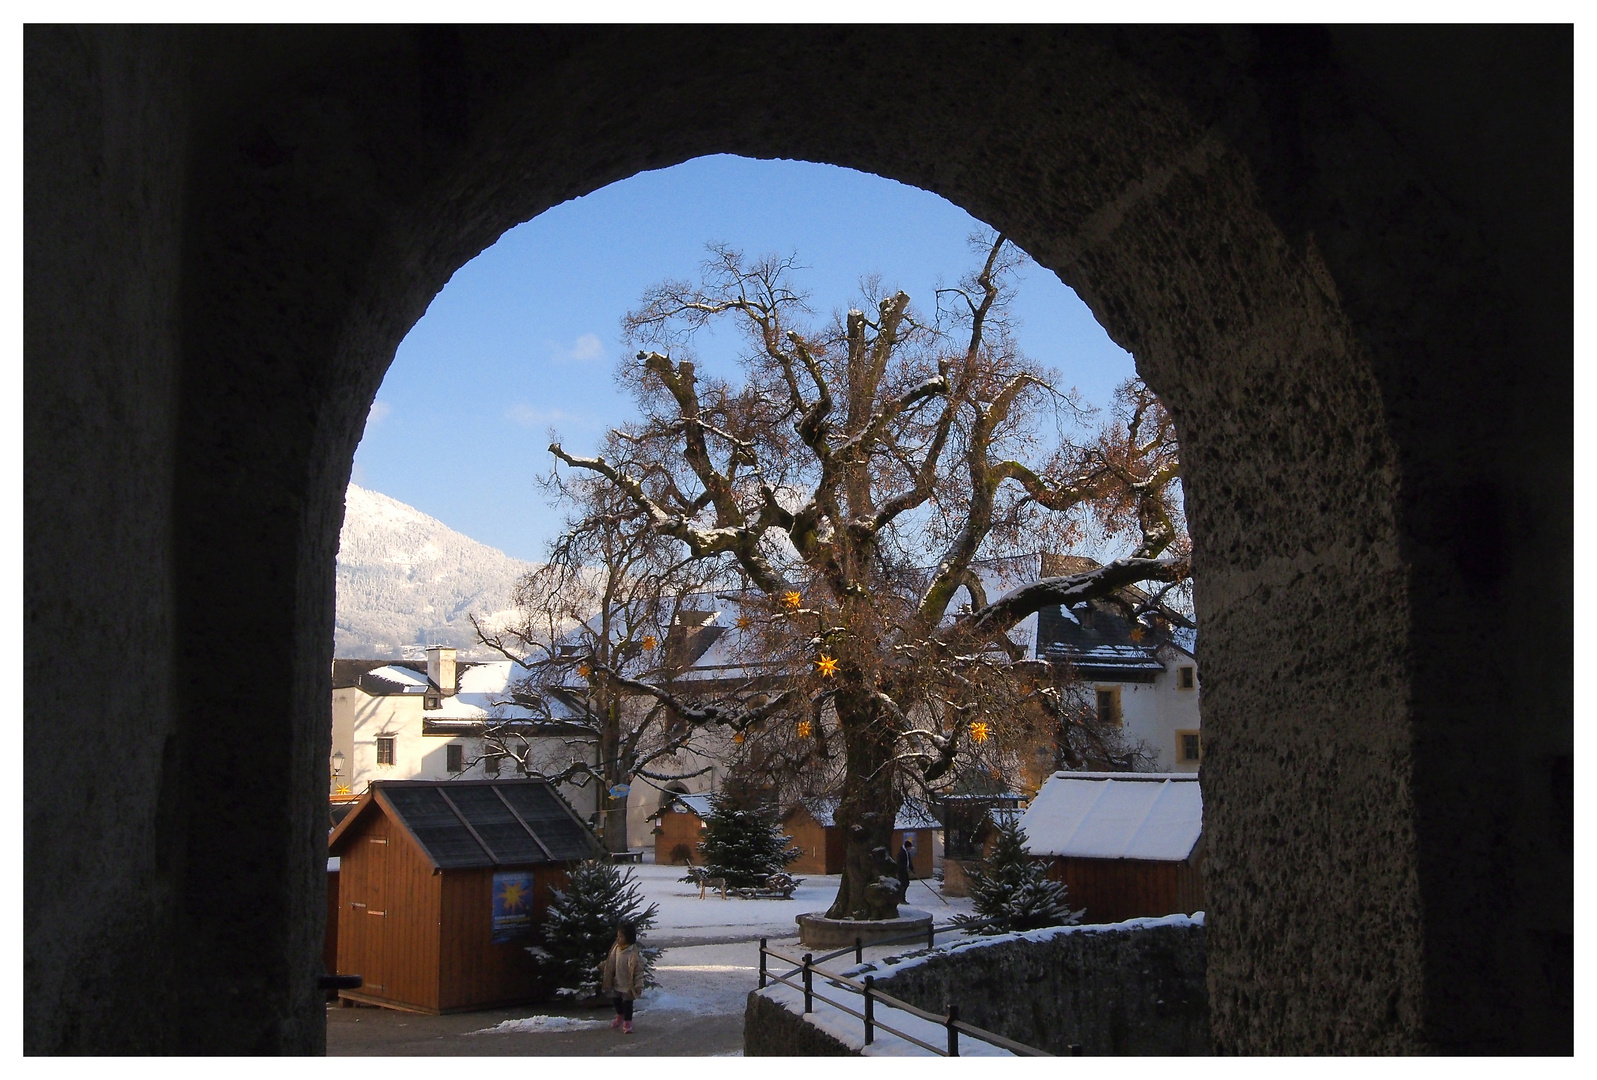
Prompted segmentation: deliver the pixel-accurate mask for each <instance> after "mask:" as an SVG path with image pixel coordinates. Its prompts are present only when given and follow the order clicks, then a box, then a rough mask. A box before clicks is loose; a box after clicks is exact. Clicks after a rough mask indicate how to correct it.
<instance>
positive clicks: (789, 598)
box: [782, 589, 804, 611]
mask: <svg viewBox="0 0 1597 1080" xmlns="http://www.w3.org/2000/svg"><path fill="white" fill-rule="evenodd" d="M803 602H804V597H802V596H800V595H799V593H798V590H796V589H792V590H789V591H788V592H786V593H783V594H782V606H783V607H785V608H787V609H788V610H789V611H797V610H798V606H799V605H800V604H802V603H803Z"/></svg>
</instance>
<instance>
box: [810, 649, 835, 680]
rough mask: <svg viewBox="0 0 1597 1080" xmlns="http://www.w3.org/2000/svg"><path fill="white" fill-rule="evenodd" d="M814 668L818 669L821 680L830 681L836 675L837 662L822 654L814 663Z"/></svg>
mask: <svg viewBox="0 0 1597 1080" xmlns="http://www.w3.org/2000/svg"><path fill="white" fill-rule="evenodd" d="M815 666H816V667H817V668H819V669H820V672H821V678H823V679H830V678H831V677H832V676H833V675H836V674H837V661H836V660H835V659H833V658H832V657H830V656H827V655H826V654H825V653H822V654H821V658H820V659H819V660H817V661H815Z"/></svg>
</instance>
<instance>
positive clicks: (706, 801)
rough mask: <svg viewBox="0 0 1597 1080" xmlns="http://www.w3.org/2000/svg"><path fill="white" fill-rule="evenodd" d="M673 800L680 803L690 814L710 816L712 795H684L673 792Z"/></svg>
mask: <svg viewBox="0 0 1597 1080" xmlns="http://www.w3.org/2000/svg"><path fill="white" fill-rule="evenodd" d="M671 800H672V801H673V802H675V803H679V804H680V805H681V807H682V809H684V810H686V811H687V812H688V813H690V814H697V815H698V816H699V817H701V818H707V817H709V816H710V796H708V795H683V794H680V793H678V792H672V794H671Z"/></svg>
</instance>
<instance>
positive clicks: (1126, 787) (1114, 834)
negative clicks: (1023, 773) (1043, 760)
mask: <svg viewBox="0 0 1597 1080" xmlns="http://www.w3.org/2000/svg"><path fill="white" fill-rule="evenodd" d="M1020 824H1021V828H1023V829H1025V830H1026V849H1027V851H1028V852H1030V854H1031V855H1032V857H1033V858H1037V859H1044V860H1046V861H1047V862H1048V864H1049V877H1051V878H1053V879H1054V880H1056V881H1063V882H1064V883H1065V887H1066V889H1067V890H1068V895H1069V902H1070V906H1071V907H1073V908H1085V909H1086V914H1084V915H1083V916H1082V920H1083V921H1084V922H1089V923H1110V922H1120V921H1122V920H1125V919H1135V918H1141V917H1145V916H1160V915H1174V914H1177V913H1181V914H1190V913H1192V912H1194V911H1201V910H1202V909H1203V877H1202V875H1201V873H1200V871H1201V868H1202V867H1201V863H1202V858H1203V796H1202V793H1201V791H1200V789H1199V787H1198V778H1197V777H1196V776H1194V775H1193V774H1192V773H1072V772H1061V773H1055V774H1054V775H1053V776H1051V777H1050V778H1049V779H1048V780H1047V781H1046V782H1045V783H1044V784H1043V786H1042V787H1041V788H1040V789H1039V790H1038V792H1037V796H1036V798H1034V799H1032V801H1031V805H1030V806H1028V807H1027V808H1026V813H1025V814H1024V815H1023V816H1022V817H1021V819H1020Z"/></svg>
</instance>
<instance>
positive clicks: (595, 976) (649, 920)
mask: <svg viewBox="0 0 1597 1080" xmlns="http://www.w3.org/2000/svg"><path fill="white" fill-rule="evenodd" d="M643 901H644V897H643V894H642V893H641V892H640V890H639V886H638V882H637V881H635V880H634V879H633V877H632V871H631V870H630V869H628V870H627V871H626V872H625V873H623V872H622V871H621V869H620V868H618V867H617V866H616V865H615V863H613V862H611V861H610V860H608V859H589V860H587V861H586V862H582V863H579V864H578V865H577V866H576V867H574V868H573V869H572V871H571V880H570V881H569V882H568V883H567V885H566V887H565V888H564V889H555V890H554V895H553V898H552V899H551V900H550V902H549V913H548V916H547V917H546V921H545V922H544V936H543V945H542V947H538V948H534V949H532V950H530V951H531V952H532V954H533V956H534V957H536V958H537V959H538V961H539V965H540V967H541V968H542V969H543V971H544V974H545V975H546V976H547V977H548V978H549V979H550V980H551V981H552V982H553V983H554V984H555V986H556V987H558V988H559V989H558V990H557V991H556V992H557V993H559V994H561V995H562V996H568V997H576V998H587V997H592V996H594V995H595V994H597V993H598V992H599V965H600V964H602V963H603V962H604V958H605V956H606V954H608V953H609V951H610V946H611V945H613V944H615V939H616V930H617V928H618V927H620V925H621V924H622V923H623V922H625V921H629V920H630V921H631V923H632V924H633V925H634V926H636V927H637V928H638V933H639V934H642V933H643V932H644V931H645V930H647V929H649V927H651V926H653V925H654V918H655V916H656V915H657V914H658V913H659V910H660V905H659V904H649V905H648V906H647V907H644V905H643ZM639 951H640V952H641V953H642V956H643V975H644V982H645V984H648V983H649V982H650V981H651V979H650V976H651V973H652V971H653V969H654V961H655V958H656V957H657V956H658V955H659V953H660V950H659V949H650V948H642V947H641V946H640V948H639Z"/></svg>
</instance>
